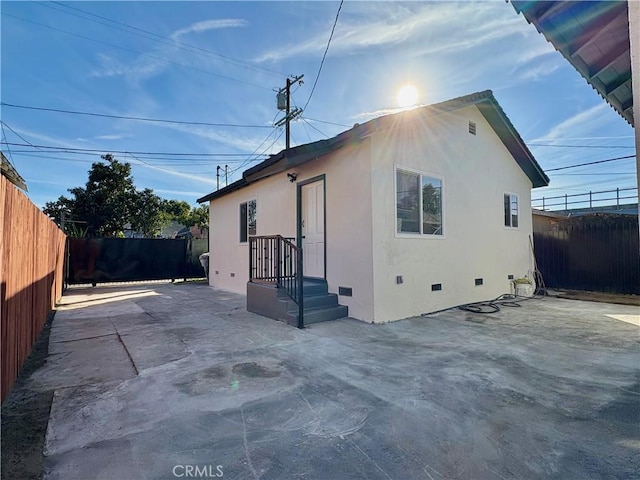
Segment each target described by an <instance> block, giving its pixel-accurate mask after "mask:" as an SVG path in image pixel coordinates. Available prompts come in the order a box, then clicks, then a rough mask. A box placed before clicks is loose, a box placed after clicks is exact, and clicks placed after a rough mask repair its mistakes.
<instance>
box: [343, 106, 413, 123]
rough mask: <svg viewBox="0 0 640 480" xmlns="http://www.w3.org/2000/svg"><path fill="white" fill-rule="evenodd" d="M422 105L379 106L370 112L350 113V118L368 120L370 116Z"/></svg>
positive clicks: (373, 116) (402, 110) (389, 113)
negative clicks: (379, 107)
mask: <svg viewBox="0 0 640 480" xmlns="http://www.w3.org/2000/svg"><path fill="white" fill-rule="evenodd" d="M422 106H423V105H417V106H414V107H408V108H406V107H402V108H381V109H379V110H374V111H372V112H361V113H356V114H355V115H352V116H351V118H354V119H360V120H369V119H371V118H376V117H381V116H383V115H391V114H392V113H400V112H405V111H407V110H413V109H414V108H418V107H422Z"/></svg>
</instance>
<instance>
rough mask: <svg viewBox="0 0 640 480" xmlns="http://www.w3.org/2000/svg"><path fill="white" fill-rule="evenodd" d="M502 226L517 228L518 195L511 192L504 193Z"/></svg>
mask: <svg viewBox="0 0 640 480" xmlns="http://www.w3.org/2000/svg"><path fill="white" fill-rule="evenodd" d="M504 226H505V227H511V228H518V196H517V195H515V194H513V193H505V194H504Z"/></svg>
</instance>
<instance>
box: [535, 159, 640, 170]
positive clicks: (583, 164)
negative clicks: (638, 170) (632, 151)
mask: <svg viewBox="0 0 640 480" xmlns="http://www.w3.org/2000/svg"><path fill="white" fill-rule="evenodd" d="M627 158H636V156H635V155H627V156H626V157H616V158H607V159H605V160H596V161H595V162H587V163H578V164H576V165H567V166H565V167H558V168H548V169H545V172H557V171H558V170H566V169H567V168H576V167H584V166H587V165H596V164H598V163H607V162H613V161H616V160H626V159H627Z"/></svg>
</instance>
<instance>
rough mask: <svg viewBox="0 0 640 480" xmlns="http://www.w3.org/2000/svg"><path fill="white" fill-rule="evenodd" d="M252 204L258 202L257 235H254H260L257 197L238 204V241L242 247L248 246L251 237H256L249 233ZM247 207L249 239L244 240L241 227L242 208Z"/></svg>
mask: <svg viewBox="0 0 640 480" xmlns="http://www.w3.org/2000/svg"><path fill="white" fill-rule="evenodd" d="M250 202H256V233H255V234H254V235H257V234H258V199H257V197H253V198H248V199H246V200H242V201H241V202H238V210H237V211H238V240H239V242H238V243H239V244H240V245H247V244H248V243H249V237H252V236H254V235H251V234H250V233H249V203H250ZM245 204H246V205H247V239H246V240H244V241H243V240H242V231H241V225H240V211H241V210H240V209H241V208H242V205H245Z"/></svg>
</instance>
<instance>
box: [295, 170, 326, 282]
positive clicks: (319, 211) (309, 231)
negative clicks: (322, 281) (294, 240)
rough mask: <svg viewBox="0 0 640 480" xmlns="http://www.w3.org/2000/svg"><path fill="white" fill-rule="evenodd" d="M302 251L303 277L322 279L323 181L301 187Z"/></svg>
mask: <svg viewBox="0 0 640 480" xmlns="http://www.w3.org/2000/svg"><path fill="white" fill-rule="evenodd" d="M301 221H302V225H301V226H302V249H303V253H302V255H303V259H304V275H305V277H317V278H324V181H323V180H320V181H318V182H313V183H310V184H308V185H303V186H302V218H301Z"/></svg>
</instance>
